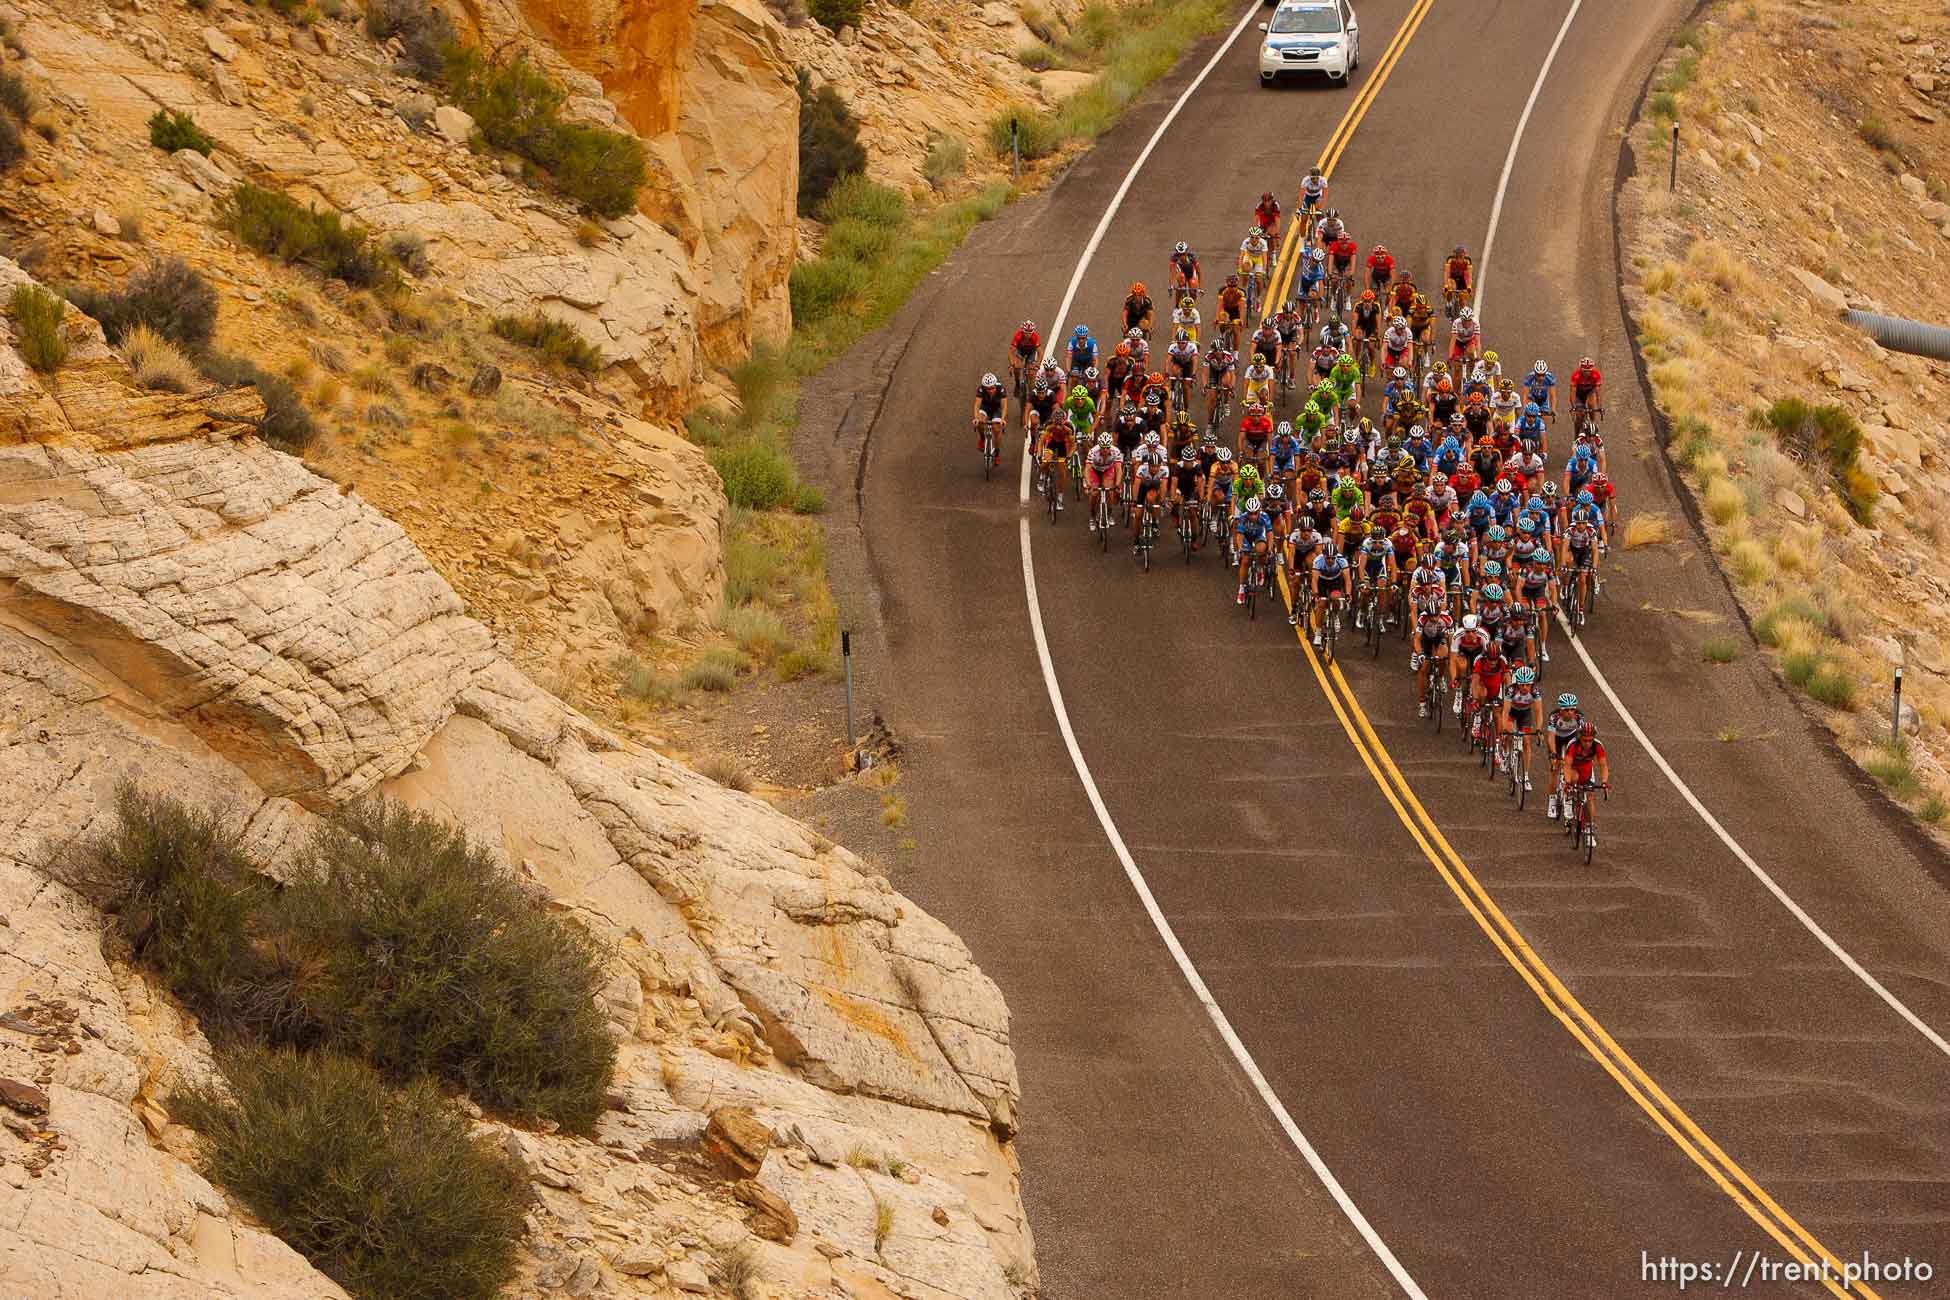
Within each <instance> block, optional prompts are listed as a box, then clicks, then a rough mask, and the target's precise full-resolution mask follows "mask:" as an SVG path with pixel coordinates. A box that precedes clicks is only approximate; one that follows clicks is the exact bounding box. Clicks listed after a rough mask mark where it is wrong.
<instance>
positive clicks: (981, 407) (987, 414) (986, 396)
mask: <svg viewBox="0 0 1950 1300" xmlns="http://www.w3.org/2000/svg"><path fill="white" fill-rule="evenodd" d="M1008 413H1009V390H1008V389H1006V388H1004V387H1003V386H1002V381H1001V380H1000V379H997V378H996V377H995V372H994V371H993V370H991V371H989V372H988V373H987V374H985V375H983V376H982V382H981V383H979V384H977V385H975V406H974V409H973V416H974V418H973V421H972V423H971V426H970V427H972V428H973V429H974V430H975V446H976V447H977V448H978V449H979V448H980V447H981V445H982V435H983V434H984V433H986V432H988V430H989V429H990V427H991V426H993V425H994V423H995V421H997V420H1001V419H1004V418H1006V417H1007V416H1008ZM996 441H997V444H998V447H999V444H1000V442H1001V440H1000V439H997V440H996ZM997 454H998V455H999V454H1000V452H999V450H998V453H997Z"/></svg>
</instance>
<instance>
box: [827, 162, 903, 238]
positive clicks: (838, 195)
mask: <svg viewBox="0 0 1950 1300" xmlns="http://www.w3.org/2000/svg"><path fill="white" fill-rule="evenodd" d="M817 213H818V216H819V219H820V220H821V221H825V222H828V223H833V224H837V223H840V222H844V221H858V222H861V223H862V224H865V225H868V226H872V227H874V228H876V229H879V230H891V231H899V230H901V229H903V228H905V226H906V225H907V200H906V199H905V198H904V197H902V195H901V192H900V191H899V190H897V189H894V188H892V187H891V186H887V185H882V184H880V183H879V182H878V181H873V180H869V179H868V178H867V176H866V174H865V173H864V172H853V173H851V174H849V175H846V176H842V177H840V178H839V179H838V180H836V181H835V182H833V186H832V188H831V189H829V190H828V191H827V192H826V196H825V197H824V198H822V199H821V200H820V201H819V207H818V209H817Z"/></svg>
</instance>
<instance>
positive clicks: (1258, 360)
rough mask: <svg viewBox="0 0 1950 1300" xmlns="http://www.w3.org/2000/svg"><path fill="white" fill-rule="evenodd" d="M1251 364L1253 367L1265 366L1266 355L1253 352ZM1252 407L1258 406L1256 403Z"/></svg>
mask: <svg viewBox="0 0 1950 1300" xmlns="http://www.w3.org/2000/svg"><path fill="white" fill-rule="evenodd" d="M1253 364H1254V365H1256V366H1263V365H1265V364H1266V354H1265V353H1264V352H1255V353H1253ZM1254 405H1258V403H1254Z"/></svg>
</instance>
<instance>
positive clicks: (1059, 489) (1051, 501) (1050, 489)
mask: <svg viewBox="0 0 1950 1300" xmlns="http://www.w3.org/2000/svg"><path fill="white" fill-rule="evenodd" d="M1062 499H1063V484H1062V483H1061V482H1059V481H1058V480H1057V477H1056V466H1054V465H1051V466H1048V467H1047V468H1045V469H1044V470H1043V501H1044V503H1045V504H1046V505H1047V506H1048V507H1049V521H1050V523H1052V524H1054V523H1055V522H1056V505H1057V502H1059V501H1061V500H1062Z"/></svg>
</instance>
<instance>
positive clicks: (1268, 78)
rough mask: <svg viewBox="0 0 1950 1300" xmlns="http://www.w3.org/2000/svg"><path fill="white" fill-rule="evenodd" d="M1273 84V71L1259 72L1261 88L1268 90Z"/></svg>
mask: <svg viewBox="0 0 1950 1300" xmlns="http://www.w3.org/2000/svg"><path fill="white" fill-rule="evenodd" d="M1272 85H1273V74H1272V73H1270V72H1262V73H1260V74H1259V87H1260V89H1261V90H1267V89H1270V88H1271V87H1272Z"/></svg>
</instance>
